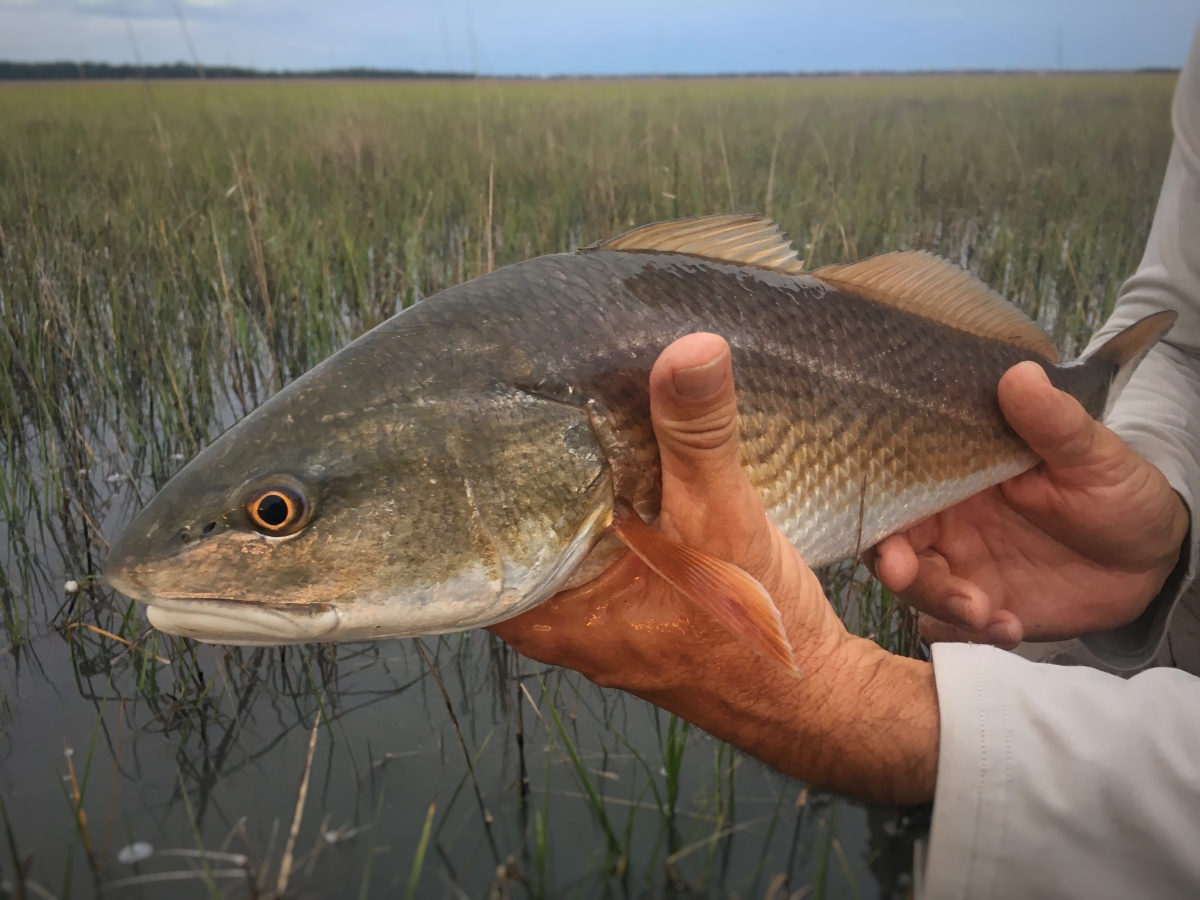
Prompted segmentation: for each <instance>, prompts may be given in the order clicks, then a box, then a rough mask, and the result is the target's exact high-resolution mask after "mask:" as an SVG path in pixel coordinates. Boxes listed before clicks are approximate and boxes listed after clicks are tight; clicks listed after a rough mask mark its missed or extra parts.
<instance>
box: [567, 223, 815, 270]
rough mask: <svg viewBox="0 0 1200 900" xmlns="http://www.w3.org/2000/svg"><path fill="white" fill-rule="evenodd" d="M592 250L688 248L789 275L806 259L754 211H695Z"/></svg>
mask: <svg viewBox="0 0 1200 900" xmlns="http://www.w3.org/2000/svg"><path fill="white" fill-rule="evenodd" d="M587 249H588V250H623V251H627V252H628V251H634V252H637V251H640V252H643V253H684V254H687V255H688V256H703V257H705V258H706V259H713V260H718V261H720V262H727V263H735V264H737V265H743V266H758V267H759V268H762V269H773V270H775V271H776V272H783V273H784V274H787V275H800V274H802V273H803V272H804V264H803V263H802V262H801V261H800V260H799V259H797V258H796V251H795V250H793V249H792V242H791V241H789V240H788V239H787V238H785V237H784V236H783V235H782V234H781V233H780V232H779V226H778V225H776V224H775V223H774V222H772V221H771V220H770V219H764V218H763V217H762V216H754V215H718V216H696V217H693V218H689V219H675V220H674V221H672V222H655V223H654V224H653V225H643V226H642V227H641V228H635V229H633V231H627V232H625V233H624V234H621V235H617V237H615V238H610V239H609V240H607V241H601V242H600V243H598V244H592V246H590V247H588V248H587Z"/></svg>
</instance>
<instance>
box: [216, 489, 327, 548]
mask: <svg viewBox="0 0 1200 900" xmlns="http://www.w3.org/2000/svg"><path fill="white" fill-rule="evenodd" d="M243 509H245V511H246V516H247V517H248V518H249V519H250V525H251V526H252V527H253V528H254V529H255V530H256V531H257V532H259V533H260V534H265V535H267V536H268V537H287V536H288V535H291V534H295V533H296V532H298V531H300V530H301V529H302V528H304V526H305V525H307V524H308V522H309V520H310V519H311V518H312V513H313V507H312V502H311V501H310V500H309V499H308V495H307V494H306V493H305V492H304V491H303V490H302V489H300V488H297V487H293V486H292V485H290V484H287V483H286V482H285V483H284V484H274V485H271V486H270V487H267V488H262V489H260V490H257V491H255V492H254V493H252V494H250V496H249V497H247V498H246V501H245V506H244V507H243ZM213 527H214V528H215V527H216V523H213ZM206 533H207V529H206Z"/></svg>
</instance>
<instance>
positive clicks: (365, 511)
mask: <svg viewBox="0 0 1200 900" xmlns="http://www.w3.org/2000/svg"><path fill="white" fill-rule="evenodd" d="M314 372H315V370H314ZM310 374H313V373H310ZM316 374H317V376H318V377H317V378H311V379H310V378H309V376H305V377H304V378H301V379H300V380H298V381H297V382H295V383H293V384H292V385H291V386H289V387H288V388H286V389H285V390H284V391H282V392H280V393H279V394H277V395H275V397H273V398H272V399H271V400H270V401H268V402H267V403H266V404H264V405H263V406H262V407H260V408H259V409H258V410H256V411H255V412H253V413H251V414H250V415H249V416H248V417H247V418H245V419H243V420H242V421H241V422H240V423H238V424H237V425H235V426H234V427H233V428H232V429H230V430H229V431H228V432H226V433H225V434H224V435H222V436H221V437H220V438H219V439H218V440H216V441H215V442H214V443H213V444H211V445H210V446H209V447H207V448H205V449H204V450H203V451H202V452H201V453H200V454H199V455H198V456H196V457H195V458H194V459H193V460H192V461H191V462H190V463H189V464H188V465H187V466H186V467H185V468H184V469H183V470H182V471H181V472H180V473H179V474H178V475H176V476H175V477H174V478H173V479H171V481H169V482H168V483H167V484H166V485H165V486H164V487H163V488H162V489H161V490H160V491H159V492H158V494H157V495H156V496H155V497H154V498H153V499H152V500H151V501H150V503H149V504H147V506H146V507H145V508H144V509H143V510H142V511H141V512H140V513H139V514H138V515H137V517H136V518H135V519H134V521H133V522H132V523H131V524H130V525H129V526H128V528H127V529H126V530H125V532H124V533H123V534H122V535H121V536H120V538H119V539H118V540H117V541H116V542H115V543H114V545H113V546H112V548H111V550H110V553H109V555H108V558H107V560H106V563H105V576H106V578H107V580H108V581H109V583H110V584H111V585H112V586H113V587H115V588H117V589H118V590H120V591H121V592H123V593H125V594H127V595H129V596H131V597H134V598H136V599H137V600H140V601H142V602H143V603H146V604H147V605H148V618H149V620H150V622H151V624H152V625H154V626H156V627H157V628H159V629H161V630H163V631H165V632H168V633H172V634H178V635H182V636H187V637H193V638H197V639H200V640H204V641H210V642H214V643H228V644H251V645H261V644H281V643H297V642H307V641H340V640H360V639H375V638H385V637H403V636H412V635H420V634H436V633H442V632H447V631H457V630H461V629H464V628H469V627H475V626H480V625H488V624H492V623H494V622H497V621H501V620H503V619H505V618H509V617H511V616H513V615H516V614H518V613H520V612H522V611H524V610H525V609H528V608H530V607H531V606H533V605H535V604H536V603H538V602H541V600H544V599H546V598H547V597H549V596H550V595H551V594H553V593H554V592H555V591H556V590H557V589H558V588H559V587H560V586H561V585H562V584H563V583H565V581H566V580H567V579H568V578H569V576H570V575H571V572H572V571H573V569H574V568H575V566H576V565H577V564H578V562H579V561H580V560H581V559H582V558H583V557H584V556H586V554H587V552H588V551H589V550H590V549H591V547H592V545H593V544H594V543H595V542H596V541H597V540H598V539H599V537H600V536H601V534H602V532H603V530H604V528H605V527H606V526H607V524H608V522H609V520H610V518H611V511H612V488H611V484H610V478H609V476H608V471H607V466H606V463H605V461H604V458H603V454H602V453H601V450H600V447H599V445H598V443H597V441H596V439H595V437H594V435H593V434H592V431H591V428H590V426H589V423H588V419H587V416H586V414H585V413H583V412H581V411H579V410H576V409H572V408H570V407H566V406H563V405H561V404H555V403H550V402H547V401H544V400H541V399H539V398H537V397H534V396H529V395H527V394H523V393H521V392H520V391H512V390H480V389H476V388H473V387H469V388H465V389H460V390H456V391H448V392H445V393H444V394H443V395H442V396H440V397H434V398H432V399H431V398H419V400H414V399H413V398H411V397H405V396H395V395H389V394H388V392H386V391H383V392H374V393H373V392H371V391H361V390H356V389H354V388H353V386H352V383H353V381H354V379H350V378H345V377H342V375H339V377H336V378H332V379H330V378H322V377H321V376H320V373H316ZM343 374H344V373H343ZM375 378H376V380H377V381H378V369H376V370H375ZM348 385H349V386H350V387H347V386H348ZM337 386H340V388H339V389H337V390H335V389H333V388H334V387H337ZM331 409H334V410H337V412H334V413H330V412H329V410H331Z"/></svg>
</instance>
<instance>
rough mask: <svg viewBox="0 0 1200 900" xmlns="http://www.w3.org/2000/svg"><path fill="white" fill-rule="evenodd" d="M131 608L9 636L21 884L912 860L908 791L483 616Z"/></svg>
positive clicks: (855, 879) (7, 688)
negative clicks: (419, 629)
mask: <svg viewBox="0 0 1200 900" xmlns="http://www.w3.org/2000/svg"><path fill="white" fill-rule="evenodd" d="M98 590H99V589H98V588H95V587H94V586H93V587H90V588H85V591H90V592H92V593H95V592H97V591H98ZM84 600H88V598H84ZM120 608H121V605H120V604H116V603H115V601H113V600H112V599H111V598H110V599H109V601H108V604H105V605H101V604H100V603H97V602H94V601H93V602H90V605H89V607H88V609H89V610H90V611H91V613H90V615H87V616H84V617H83V618H82V619H81V620H79V621H80V624H79V625H77V626H76V627H72V628H70V629H69V630H65V631H64V633H61V634H60V633H58V632H56V631H48V632H46V633H43V634H42V635H41V636H39V637H37V638H35V639H33V640H32V641H30V642H28V643H27V644H25V645H22V646H18V647H15V648H10V650H9V651H8V652H6V653H5V654H4V655H3V656H2V657H0V684H2V686H3V695H4V705H3V711H4V712H3V715H4V720H3V741H2V743H3V760H4V762H3V771H2V774H0V779H2V782H0V783H2V786H3V791H2V796H3V802H4V814H5V827H6V835H7V843H8V845H9V846H8V851H7V853H6V854H5V855H6V856H7V857H9V858H8V859H7V860H6V862H5V865H4V872H5V878H6V885H7V886H6V890H7V891H8V892H9V893H10V894H13V895H16V894H18V893H19V888H18V884H19V883H20V882H19V879H20V878H22V876H23V878H24V884H23V890H24V893H23V896H49V895H54V896H58V897H62V896H69V895H73V896H87V895H91V894H93V893H102V894H104V895H105V896H131V897H142V896H145V897H152V896H163V895H166V894H167V893H168V892H169V893H170V895H171V896H192V895H194V896H218V895H219V896H252V897H258V896H273V895H275V893H276V892H277V890H278V889H279V888H280V887H285V889H286V890H287V891H288V892H290V895H292V896H347V895H351V896H395V895H396V894H398V893H400V892H402V891H403V892H404V893H405V895H406V896H430V897H432V896H439V897H440V896H454V897H462V896H468V897H483V896H510V895H513V894H514V893H515V894H516V895H518V896H529V897H557V896H565V895H578V896H644V895H655V896H658V895H677V896H693V895H695V896H700V895H703V896H709V895H713V896H716V895H720V896H725V895H735V894H736V895H738V896H740V897H766V896H770V897H773V898H775V900H779V898H783V897H794V896H796V895H797V894H798V893H799V895H800V896H864V897H868V896H890V895H894V894H895V895H902V891H903V888H904V886H905V885H906V881H905V878H906V874H905V873H906V871H907V867H906V865H905V864H904V863H903V862H900V863H899V864H897V861H898V860H901V861H904V860H907V859H908V858H910V857H909V856H908V855H907V854H909V852H910V851H909V850H908V839H907V838H906V837H905V836H904V834H902V833H900V832H898V830H897V829H896V827H895V821H896V816H895V814H894V813H893V812H888V811H876V810H870V811H868V810H866V809H864V808H862V807H860V806H857V805H854V804H850V803H847V802H845V801H839V800H835V799H834V798H832V797H829V796H826V795H820V794H815V793H810V792H809V791H807V790H806V789H805V788H804V787H803V786H802V785H800V784H798V783H795V782H793V781H791V780H789V779H785V778H782V777H780V776H779V775H777V774H775V773H773V772H771V771H770V770H768V769H766V768H765V767H762V766H760V765H759V764H757V763H756V762H754V761H752V760H749V759H747V758H745V757H744V756H742V755H741V754H739V753H737V752H735V751H733V750H732V749H731V748H729V747H727V746H726V745H724V744H721V743H719V742H717V741H714V740H712V739H710V738H708V737H707V736H705V735H703V734H699V733H697V732H696V731H694V730H691V729H688V728H687V727H686V725H685V724H684V723H682V722H680V721H678V720H676V719H674V718H672V717H670V716H667V715H665V714H663V713H661V712H659V711H658V710H656V709H654V708H653V707H651V706H649V705H647V704H645V703H642V702H641V701H638V700H636V699H633V698H631V697H628V696H626V695H623V694H620V693H617V692H612V691H604V690H600V689H598V688H596V687H595V686H593V685H591V684H590V683H588V682H586V681H585V680H583V679H581V678H579V677H578V676H575V675H574V674H572V673H568V672H565V671H562V670H557V669H549V668H545V667H541V666H535V665H533V664H531V663H529V662H528V661H526V660H522V659H520V658H519V657H517V656H516V655H515V654H513V653H512V652H511V651H509V650H508V648H507V647H506V646H505V645H504V644H503V643H501V642H500V641H498V640H496V639H495V638H493V637H492V636H490V635H488V634H487V633H486V632H471V633H468V634H463V635H453V636H448V637H445V638H441V639H426V641H425V642H424V645H423V646H420V647H418V646H417V645H416V644H415V643H414V642H411V641H389V642H384V643H378V644H363V645H318V646H301V647H288V648H281V649H279V648H277V649H258V650H253V651H247V650H239V649H233V648H219V647H210V646H204V645H197V644H193V643H190V642H187V641H177V640H173V639H167V638H165V637H163V636H161V635H156V634H154V633H146V630H145V628H144V626H139V625H138V624H137V620H136V610H135V609H125V610H124V611H123V612H122V613H121V615H119V616H118V615H117V614H116V612H115V610H118V609H120ZM130 626H133V627H132V628H131V627H130ZM124 634H131V635H135V637H134V638H133V639H132V640H131V639H129V638H125V639H121V638H122V635H124ZM126 641H129V643H126ZM422 653H424V655H425V656H426V657H427V659H428V664H427V663H426V660H425V659H423V658H422ZM443 691H444V692H443ZM314 729H315V730H314ZM314 736H315V737H314ZM310 740H314V752H313V754H312V757H311V763H309V762H308V760H309V756H308V749H309V745H310ZM306 772H307V775H306ZM302 783H303V784H304V785H305V792H306V796H305V798H304V802H303V804H301V805H300V808H299V811H298V809H297V808H298V804H297V795H298V793H299V792H300V788H301V784H302ZM143 845H149V847H150V848H152V851H153V852H152V853H147V850H148V848H147V847H145V846H143ZM131 848H132V849H131ZM285 858H286V859H288V860H289V862H288V863H286V864H284V860H285ZM281 867H282V868H284V869H286V870H287V877H286V878H285V879H284V882H286V884H281V882H280V871H281ZM880 879H882V880H880Z"/></svg>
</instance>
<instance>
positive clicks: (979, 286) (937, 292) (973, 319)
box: [811, 250, 1058, 363]
mask: <svg viewBox="0 0 1200 900" xmlns="http://www.w3.org/2000/svg"><path fill="white" fill-rule="evenodd" d="M811 274H812V276H813V277H814V278H819V279H820V280H821V281H824V282H826V283H827V284H830V285H832V286H833V287H836V288H840V289H842V290H846V291H850V292H852V293H855V294H858V295H860V296H862V297H866V298H867V299H868V300H874V301H875V302H876V303H886V304H887V305H888V306H894V307H896V308H897V309H902V310H904V311H905V312H910V313H913V314H914V315H918V316H921V317H922V318H925V319H931V320H933V321H935V322H940V323H942V324H943V325H947V326H949V327H950V328H955V329H957V330H958V331H965V332H967V333H968V334H973V335H975V336H976V337H983V338H991V339H992V340H996V341H1003V342H1004V343H1006V344H1012V345H1014V346H1016V347H1021V348H1023V349H1025V350H1028V351H1030V352H1031V353H1036V354H1037V355H1038V356H1040V357H1042V358H1043V359H1045V360H1046V361H1047V362H1055V363H1056V362H1058V351H1057V350H1056V349H1054V345H1053V344H1052V343H1050V338H1048V337H1047V336H1046V332H1044V331H1042V329H1040V328H1039V327H1038V326H1037V323H1036V322H1034V321H1033V320H1032V319H1030V318H1029V316H1027V315H1025V313H1023V312H1021V310H1019V309H1017V308H1016V307H1015V306H1013V305H1012V304H1011V303H1009V302H1008V301H1007V300H1005V299H1004V298H1003V297H1002V296H1000V295H999V294H997V293H996V292H995V291H993V290H992V289H991V288H990V287H988V286H987V285H986V284H984V283H983V282H982V281H980V280H979V279H978V278H976V277H975V276H974V275H972V274H971V273H970V272H967V271H966V270H964V269H960V268H959V267H958V266H956V265H954V263H952V262H950V261H949V260H946V259H942V258H941V257H940V256H934V255H933V254H932V253H927V252H925V251H924V250H899V251H895V252H892V253H881V254H879V255H878V256H871V257H868V258H867V259H864V260H862V261H860V262H856V263H847V264H846V265H838V266H823V267H822V268H820V269H817V270H815V271H814V272H812V273H811Z"/></svg>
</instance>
